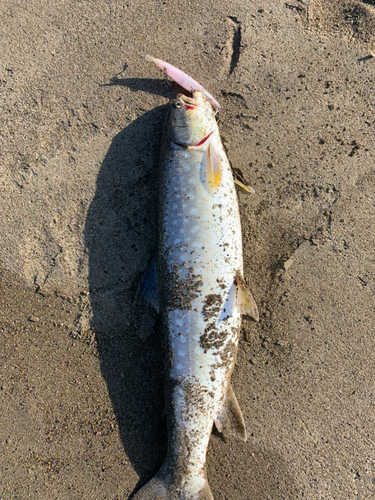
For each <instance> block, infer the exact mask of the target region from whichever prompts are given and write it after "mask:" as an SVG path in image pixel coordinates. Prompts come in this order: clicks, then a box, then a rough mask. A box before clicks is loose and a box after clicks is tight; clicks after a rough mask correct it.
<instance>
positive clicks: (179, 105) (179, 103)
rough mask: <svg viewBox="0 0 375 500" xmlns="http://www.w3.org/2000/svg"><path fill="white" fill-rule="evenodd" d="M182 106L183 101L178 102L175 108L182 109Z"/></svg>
mask: <svg viewBox="0 0 375 500" xmlns="http://www.w3.org/2000/svg"><path fill="white" fill-rule="evenodd" d="M181 106H182V102H181V101H176V102H175V103H174V107H175V108H181Z"/></svg>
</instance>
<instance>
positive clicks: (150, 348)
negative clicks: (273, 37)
mask: <svg viewBox="0 0 375 500" xmlns="http://www.w3.org/2000/svg"><path fill="white" fill-rule="evenodd" d="M165 111H166V106H161V107H158V108H156V109H154V110H152V111H150V112H148V113H145V114H144V115H142V116H141V117H140V118H138V119H137V120H135V121H134V122H132V123H131V124H130V125H129V126H128V127H126V128H125V129H124V130H123V131H122V132H120V133H119V134H118V135H117V136H116V137H115V138H114V139H113V141H112V144H111V146H110V148H109V150H108V153H107V155H106V157H105V159H104V161H103V163H102V165H101V168H100V172H99V175H98V178H97V185H96V193H95V197H94V199H93V201H92V203H91V205H90V208H89V211H88V215H87V221H86V226H85V243H86V247H87V249H88V252H89V289H90V302H91V307H92V311H93V318H92V328H93V330H94V332H95V336H96V341H97V346H98V351H99V356H100V363H101V370H102V374H103V377H104V379H105V381H106V383H107V387H108V392H109V396H110V398H111V401H112V404H113V408H114V411H115V414H116V417H117V421H118V424H119V431H120V435H121V439H122V442H123V444H124V448H125V450H126V453H127V456H128V458H129V460H130V461H131V464H132V466H133V467H134V469H135V471H136V472H137V474H138V475H139V477H140V480H139V486H141V485H142V484H143V483H144V482H145V481H146V480H147V479H149V478H150V476H152V475H153V473H155V472H156V470H157V469H158V467H159V465H160V464H161V462H162V460H163V458H164V454H165V450H166V431H165V428H164V420H163V400H164V396H163V387H162V354H161V349H160V345H159V344H160V337H159V333H158V328H157V325H156V318H155V315H154V314H153V313H152V311H150V310H149V309H148V308H147V307H143V308H142V307H140V306H136V305H134V304H133V301H134V294H135V291H136V288H137V285H138V281H139V279H140V278H141V276H142V273H143V271H144V269H145V268H146V267H147V264H148V261H149V259H150V257H151V256H152V254H153V247H154V242H155V229H156V208H157V205H156V194H157V186H156V174H157V160H158V152H159V147H160V139H161V130H162V124H163V119H164V115H165ZM153 331H154V333H153V334H152V335H150V336H149V337H148V339H147V340H146V341H142V340H141V338H140V337H139V335H141V336H142V337H144V336H146V335H147V334H150V333H152V332H153ZM139 486H138V485H137V489H138V487H139Z"/></svg>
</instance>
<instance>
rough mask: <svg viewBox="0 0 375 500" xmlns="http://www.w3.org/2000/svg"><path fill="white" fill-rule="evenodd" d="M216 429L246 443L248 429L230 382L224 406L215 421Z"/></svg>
mask: <svg viewBox="0 0 375 500" xmlns="http://www.w3.org/2000/svg"><path fill="white" fill-rule="evenodd" d="M214 422H215V426H216V429H217V430H218V431H219V432H220V433H223V434H224V435H226V434H227V435H230V436H234V437H236V438H238V439H241V440H242V441H246V439H247V435H246V427H245V421H244V418H243V415H242V411H241V408H240V406H239V404H238V401H237V398H236V396H235V394H234V392H233V388H232V384H231V383H230V382H229V386H228V390H227V393H226V395H225V398H224V401H223V405H222V407H221V409H220V411H219V412H218V413H217V415H216V418H215V420H214Z"/></svg>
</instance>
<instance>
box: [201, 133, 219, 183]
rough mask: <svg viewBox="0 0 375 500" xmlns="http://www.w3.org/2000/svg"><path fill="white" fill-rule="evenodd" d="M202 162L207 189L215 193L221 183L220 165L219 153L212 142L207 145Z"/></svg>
mask: <svg viewBox="0 0 375 500" xmlns="http://www.w3.org/2000/svg"><path fill="white" fill-rule="evenodd" d="M202 161H203V165H204V170H205V173H206V179H207V183H208V186H209V189H210V190H212V191H216V190H217V188H218V187H219V185H220V183H221V177H222V165H221V156H220V151H218V150H217V148H216V147H215V145H214V141H210V143H209V144H208V146H207V149H206V151H205V152H204V155H203V160H202Z"/></svg>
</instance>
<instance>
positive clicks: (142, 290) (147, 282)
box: [136, 258, 160, 312]
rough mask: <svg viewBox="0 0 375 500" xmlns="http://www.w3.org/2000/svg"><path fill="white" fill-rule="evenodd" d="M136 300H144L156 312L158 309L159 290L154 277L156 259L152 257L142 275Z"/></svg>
mask: <svg viewBox="0 0 375 500" xmlns="http://www.w3.org/2000/svg"><path fill="white" fill-rule="evenodd" d="M136 301H137V302H142V301H143V302H146V304H148V305H150V306H152V307H153V308H154V309H155V310H156V312H159V311H160V302H159V291H158V284H157V278H156V260H155V258H153V259H152V260H151V262H150V264H149V266H148V268H147V269H146V271H145V274H144V275H143V278H142V280H141V282H140V284H139V286H138V289H137V293H136Z"/></svg>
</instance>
